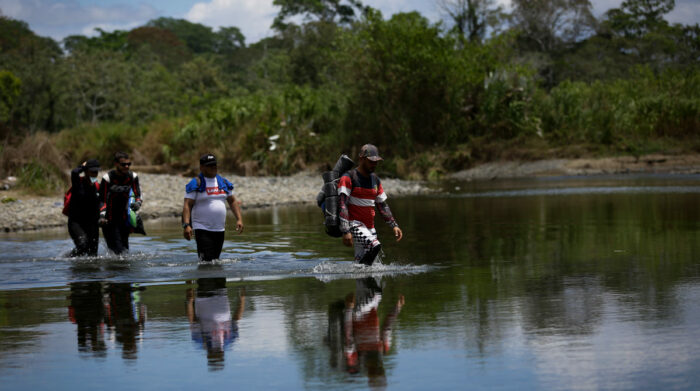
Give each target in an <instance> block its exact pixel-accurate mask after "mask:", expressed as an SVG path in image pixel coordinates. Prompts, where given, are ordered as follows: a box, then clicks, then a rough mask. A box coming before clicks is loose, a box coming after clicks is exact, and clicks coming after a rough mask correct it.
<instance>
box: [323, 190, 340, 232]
mask: <svg viewBox="0 0 700 391" xmlns="http://www.w3.org/2000/svg"><path fill="white" fill-rule="evenodd" d="M324 202H325V206H324V208H323V214H324V215H325V216H326V218H327V217H328V216H333V217H335V218H336V219H337V218H338V205H339V199H338V196H331V197H326V200H325V201H324ZM326 222H328V220H326ZM326 225H327V224H326Z"/></svg>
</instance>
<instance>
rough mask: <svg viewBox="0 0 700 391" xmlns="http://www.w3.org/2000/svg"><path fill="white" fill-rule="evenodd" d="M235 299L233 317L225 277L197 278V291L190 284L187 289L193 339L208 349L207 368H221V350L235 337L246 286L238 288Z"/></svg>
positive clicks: (222, 358) (188, 314) (222, 364)
mask: <svg viewBox="0 0 700 391" xmlns="http://www.w3.org/2000/svg"><path fill="white" fill-rule="evenodd" d="M238 299H239V300H238V305H237V307H236V312H235V314H234V315H233V318H232V317H231V306H230V304H229V300H228V290H227V289H226V278H224V277H219V278H200V279H198V280H197V290H196V292H195V291H194V289H192V288H190V289H188V290H187V318H188V319H189V321H190V331H191V333H192V340H193V341H195V342H196V343H197V344H198V345H200V346H201V347H202V348H203V349H205V350H206V351H207V360H208V363H209V369H210V370H220V369H223V367H224V351H225V349H226V348H227V347H228V346H230V345H231V344H232V343H233V341H235V340H236V339H237V338H238V321H239V320H240V319H241V316H242V315H243V307H244V305H245V290H243V289H241V290H239V292H238Z"/></svg>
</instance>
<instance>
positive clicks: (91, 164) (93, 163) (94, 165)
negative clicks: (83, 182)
mask: <svg viewBox="0 0 700 391" xmlns="http://www.w3.org/2000/svg"><path fill="white" fill-rule="evenodd" d="M85 169H86V170H88V171H93V172H97V171H100V162H98V161H97V159H88V160H87V161H86V162H85Z"/></svg>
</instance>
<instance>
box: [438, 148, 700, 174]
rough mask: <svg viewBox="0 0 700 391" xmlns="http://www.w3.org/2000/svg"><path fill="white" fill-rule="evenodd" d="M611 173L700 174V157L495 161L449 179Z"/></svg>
mask: <svg viewBox="0 0 700 391" xmlns="http://www.w3.org/2000/svg"><path fill="white" fill-rule="evenodd" d="M610 174H672V175H688V174H700V154H695V155H677V156H674V155H645V156H639V157H634V156H620V157H609V158H598V159H593V158H581V159H547V160H538V161H510V162H492V163H486V164H482V165H479V166H476V167H473V168H470V169H468V170H463V171H459V172H456V173H453V174H450V175H449V178H451V179H456V180H481V179H499V178H503V179H505V178H523V177H539V176H581V175H610Z"/></svg>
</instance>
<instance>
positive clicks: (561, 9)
mask: <svg viewBox="0 0 700 391" xmlns="http://www.w3.org/2000/svg"><path fill="white" fill-rule="evenodd" d="M591 10H592V6H591V2H590V1H589V0H513V11H512V13H511V14H510V19H511V24H512V27H513V28H515V29H517V30H518V31H519V32H520V34H521V39H522V40H523V46H524V48H525V49H526V50H534V51H539V52H542V53H551V52H553V51H555V50H557V49H560V48H561V47H562V45H570V44H572V43H574V42H576V41H580V40H582V39H584V38H586V37H587V36H590V35H591V34H592V33H593V31H594V28H595V25H596V19H595V17H594V16H593V13H592V11H591Z"/></svg>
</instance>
